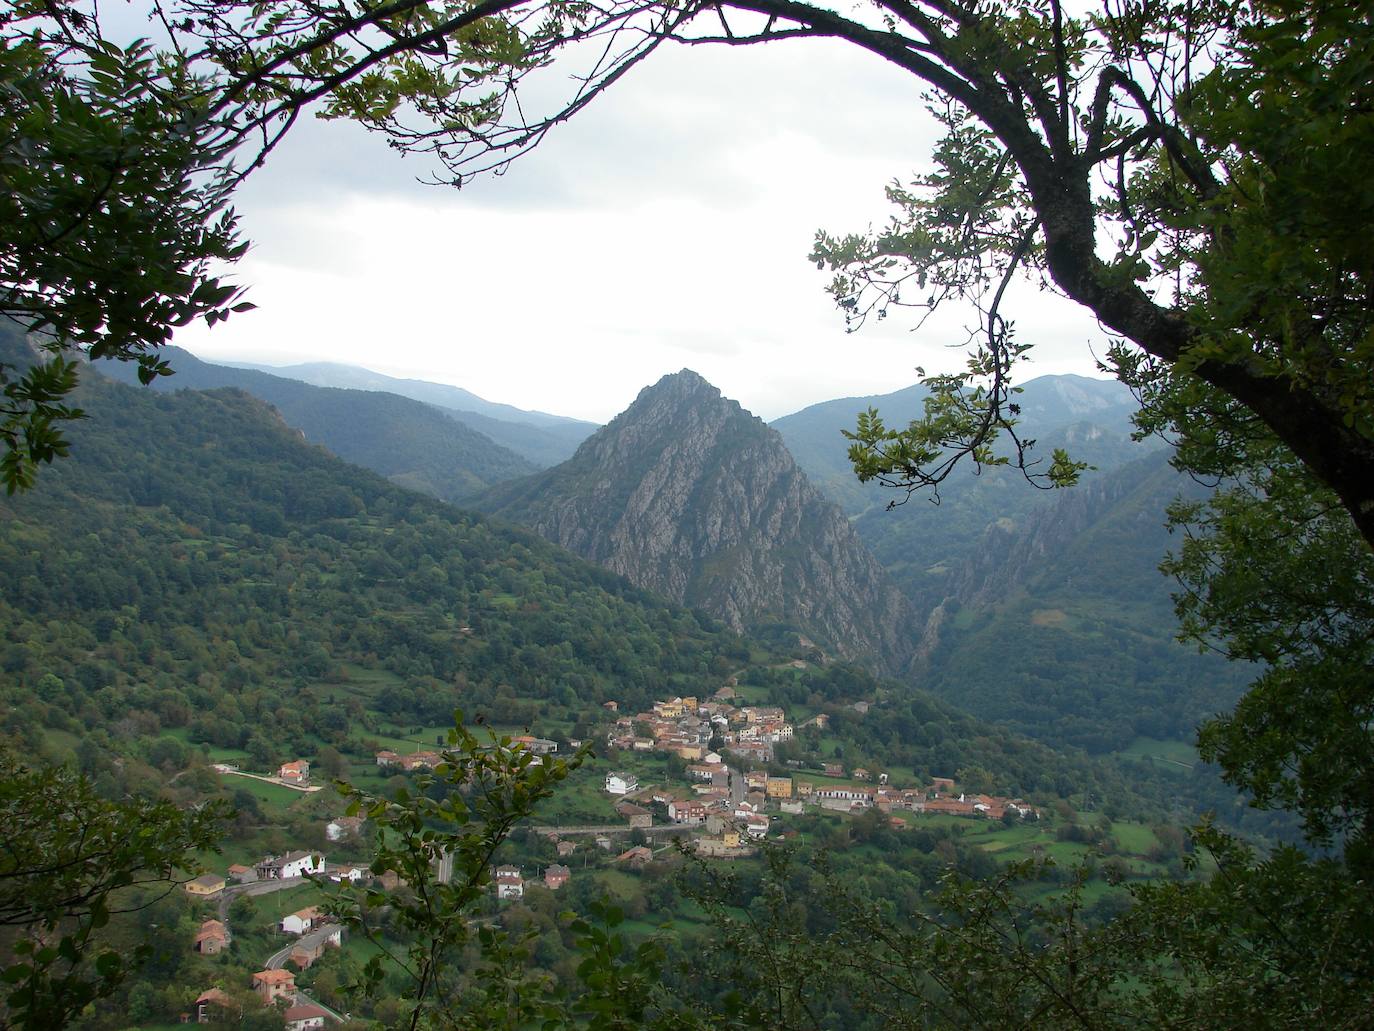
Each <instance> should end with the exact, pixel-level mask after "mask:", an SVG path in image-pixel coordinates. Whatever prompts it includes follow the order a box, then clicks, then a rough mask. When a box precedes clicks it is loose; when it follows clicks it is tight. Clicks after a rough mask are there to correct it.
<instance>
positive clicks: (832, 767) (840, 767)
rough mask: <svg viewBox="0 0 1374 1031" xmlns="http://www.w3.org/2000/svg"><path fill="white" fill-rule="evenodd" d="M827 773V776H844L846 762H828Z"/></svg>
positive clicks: (826, 765)
mask: <svg viewBox="0 0 1374 1031" xmlns="http://www.w3.org/2000/svg"><path fill="white" fill-rule="evenodd" d="M825 775H826V776H827V777H843V776H844V763H826V764H825Z"/></svg>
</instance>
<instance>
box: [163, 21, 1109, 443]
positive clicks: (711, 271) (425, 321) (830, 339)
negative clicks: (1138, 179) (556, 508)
mask: <svg viewBox="0 0 1374 1031" xmlns="http://www.w3.org/2000/svg"><path fill="white" fill-rule="evenodd" d="M933 139H934V129H933V125H932V123H931V121H930V120H929V118H928V116H927V115H926V114H925V112H924V109H923V107H922V104H921V101H920V97H919V90H918V88H917V84H916V82H915V80H913V79H911V78H910V77H908V76H904V75H903V74H901V73H899V72H897V71H895V70H892V69H889V68H888V67H887V66H885V65H884V64H882V63H881V62H879V61H877V60H876V59H875V58H872V57H868V56H864V55H860V54H857V53H852V52H848V51H847V50H846V49H845V48H843V47H840V46H837V45H835V44H833V43H831V44H825V43H817V42H810V41H808V42H792V43H787V44H775V45H772V46H769V47H743V48H735V49H732V50H728V51H726V50H721V49H715V48H706V47H697V48H693V49H691V50H687V49H684V48H681V47H677V48H673V49H671V50H669V51H666V52H661V53H659V54H657V55H655V56H654V58H653V59H651V60H650V61H649V62H648V63H646V64H645V65H643V66H641V67H640V68H638V69H636V70H635V71H634V72H632V73H631V74H630V75H629V76H628V77H627V78H626V79H624V80H622V82H620V83H618V84H617V86H616V87H615V88H614V89H613V90H612V91H611V92H610V93H609V94H608V95H606V96H604V97H602V98H601V99H600V100H599V101H597V102H596V103H595V104H594V105H593V106H592V108H591V109H589V110H587V111H584V112H583V113H582V114H580V115H579V116H578V117H576V118H575V119H573V121H572V122H571V123H569V124H568V125H565V126H563V127H561V128H560V129H557V130H555V131H554V132H553V133H552V134H551V135H550V136H549V137H548V138H547V139H546V140H545V142H544V143H543V144H542V146H541V147H540V149H539V150H537V151H536V152H535V153H534V154H532V155H530V156H528V157H526V158H524V159H522V160H521V161H520V162H517V164H516V165H515V166H514V167H513V168H512V169H511V170H510V171H509V172H508V173H507V174H505V175H504V176H500V177H494V178H486V179H483V180H481V181H478V182H476V183H474V184H472V185H470V186H466V187H464V188H463V189H462V190H461V191H459V190H452V189H446V188H442V187H433V186H422V185H420V184H418V183H416V181H415V180H416V178H417V177H420V176H423V175H424V174H425V173H426V172H427V171H428V169H427V168H426V166H424V165H423V164H422V163H420V162H419V161H418V160H417V159H414V158H409V159H402V158H400V157H399V156H397V155H395V154H394V153H392V152H391V151H390V150H389V149H388V148H387V147H386V146H385V145H384V144H383V142H382V141H381V140H380V139H377V138H373V137H370V136H368V135H367V134H366V133H365V132H363V131H362V130H359V129H357V128H356V127H354V126H351V125H339V124H333V123H330V124H324V123H317V122H316V123H310V124H302V125H301V126H300V127H298V129H297V130H295V134H294V136H292V137H291V138H290V139H289V140H288V142H287V143H286V144H285V145H284V146H283V147H282V148H281V149H279V150H278V151H277V152H276V153H275V154H274V155H273V156H272V158H271V159H270V160H269V163H268V165H267V166H266V168H264V169H263V170H262V171H260V172H258V173H257V174H256V175H255V177H254V178H252V179H251V180H250V181H249V183H248V185H247V186H246V187H245V188H244V189H243V191H242V192H241V194H240V196H239V200H238V203H237V207H238V209H239V212H240V214H241V216H242V221H243V227H244V229H245V232H246V235H247V236H248V237H249V238H250V239H251V240H252V241H253V243H254V246H253V248H252V250H251V251H250V253H249V255H248V257H247V258H246V259H245V260H244V261H243V262H241V263H240V265H239V266H238V268H237V270H236V274H235V278H236V279H237V280H238V281H239V282H242V283H245V284H247V285H248V286H249V287H250V292H249V298H248V299H250V300H252V301H253V302H255V303H256V304H257V305H258V306H259V307H258V310H256V311H253V312H250V313H247V314H244V315H239V316H235V317H234V318H232V319H231V320H230V321H229V322H228V323H227V324H223V325H219V326H216V327H215V328H214V329H212V330H207V329H205V328H204V327H202V326H196V327H192V328H189V329H187V330H185V331H183V332H182V333H181V334H180V335H179V336H178V338H177V341H176V342H177V343H179V344H181V345H182V346H184V347H187V348H188V349H190V350H191V351H194V352H195V353H196V354H198V355H200V356H201V357H204V358H206V359H209V360H212V361H214V360H240V361H254V362H262V363H266V364H278V365H284V364H289V363H293V362H299V361H316V360H328V361H337V362H346V363H350V364H355V365H363V366H366V367H368V368H371V369H375V370H377V371H379V372H384V373H388V374H391V375H399V376H412V377H416V378H423V379H430V380H436V381H441V382H447V383H453V384H457V385H459V386H462V387H465V388H467V389H468V390H471V391H473V392H474V393H477V394H479V395H481V396H483V397H485V398H488V399H489V400H492V401H502V402H506V403H509V404H515V405H518V406H520V407H522V408H534V409H541V410H544V411H549V412H555V413H558V414H563V415H572V416H577V417H580V418H584V419H591V420H595V421H597V422H604V421H606V420H608V419H610V418H611V417H612V416H614V415H615V414H616V413H617V412H618V411H620V410H621V409H623V408H624V407H625V406H626V405H627V404H629V402H630V401H632V400H633V399H634V396H635V394H636V393H638V391H639V390H640V389H641V388H642V387H644V386H645V385H646V384H648V383H651V382H653V381H655V380H657V379H658V378H659V377H660V376H662V375H664V374H665V373H668V372H674V371H676V370H678V369H680V368H684V367H687V368H692V369H695V370H696V371H697V372H699V373H701V374H702V375H703V376H705V377H706V378H707V379H709V380H710V381H711V382H713V383H715V384H716V385H717V386H718V387H720V388H721V390H722V391H723V392H724V393H725V394H726V396H728V397H733V398H736V399H737V400H739V401H740V402H741V403H742V404H743V405H744V406H745V407H746V408H748V409H749V410H751V411H753V412H754V413H756V414H758V415H760V416H762V417H764V418H765V419H772V418H776V417H777V416H780V415H784V414H787V413H789V412H792V411H796V410H797V409H800V408H803V407H805V406H806V405H808V404H813V403H815V402H817V401H823V400H827V399H830V398H834V397H841V396H846V395H855V394H870V393H883V392H887V391H890V390H895V389H898V388H900V387H903V386H906V385H908V384H910V383H912V382H914V380H915V378H916V376H915V372H914V369H915V367H916V366H918V365H919V366H924V367H925V369H926V370H927V371H928V372H935V371H945V370H952V369H954V368H956V367H959V366H961V365H962V353H963V352H962V350H961V349H959V348H958V347H957V346H951V345H958V344H959V343H960V342H962V341H963V340H964V339H965V337H966V333H965V331H964V328H965V326H966V324H967V323H968V321H969V319H970V313H969V312H967V311H960V310H956V309H953V308H951V309H950V310H949V311H948V312H946V313H944V314H943V316H942V317H940V318H938V319H936V320H932V321H930V322H928V323H927V324H926V326H925V327H924V328H923V329H921V330H920V331H919V332H912V324H913V323H912V322H911V321H906V322H903V321H901V319H889V320H887V321H886V322H884V323H872V324H870V325H869V326H868V327H866V328H864V329H863V330H862V331H860V332H859V333H856V334H850V335H847V334H846V333H845V330H844V322H843V319H842V318H841V316H840V314H839V313H838V311H837V310H836V309H835V307H834V305H833V303H832V302H831V301H830V299H829V297H828V296H827V295H826V294H825V293H824V286H825V283H826V279H827V277H826V275H825V274H823V273H821V272H818V271H817V270H816V269H815V267H814V266H813V265H811V264H809V263H808V262H807V261H806V255H807V253H808V251H809V250H810V247H811V241H812V237H813V235H814V233H815V231H816V229H818V228H822V227H824V228H826V229H829V230H831V231H835V232H845V231H852V230H862V229H864V228H866V227H867V226H869V225H870V224H875V225H876V224H881V223H882V221H883V220H884V219H885V218H886V216H887V206H886V202H885V200H884V197H883V186H884V185H885V183H887V182H888V181H889V180H890V179H891V178H892V177H894V176H900V177H904V178H905V177H908V176H909V175H910V174H911V173H912V172H913V171H915V170H918V169H921V168H923V167H925V165H926V162H927V160H928V154H929V152H930V148H931V143H932V140H933ZM1011 311H1012V312H1013V314H1014V315H1015V317H1016V320H1017V325H1018V332H1019V335H1020V337H1021V338H1022V339H1023V340H1026V341H1030V342H1033V343H1035V344H1036V345H1037V358H1036V361H1035V364H1034V366H1033V369H1032V371H1031V373H1030V374H1031V375H1034V374H1039V373H1059V372H1077V373H1082V374H1085V375H1098V373H1096V371H1095V368H1094V359H1093V354H1094V353H1097V354H1101V353H1102V352H1103V350H1104V347H1105V344H1104V337H1103V335H1102V334H1101V332H1100V331H1099V330H1098V329H1097V328H1096V326H1095V324H1094V323H1093V322H1092V321H1091V320H1090V319H1088V318H1086V317H1085V316H1084V315H1083V314H1081V313H1080V312H1079V311H1078V310H1077V309H1075V308H1074V307H1073V306H1071V305H1068V304H1067V303H1065V302H1062V301H1059V300H1058V299H1056V298H1053V297H1050V296H1048V295H1045V294H1042V293H1039V292H1038V291H1036V290H1034V289H1032V288H1030V287H1027V288H1026V289H1024V290H1022V291H1020V292H1019V293H1018V294H1017V295H1016V296H1015V298H1014V306H1013V307H1012V309H1011ZM893 414H895V413H893Z"/></svg>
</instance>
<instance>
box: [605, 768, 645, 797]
mask: <svg viewBox="0 0 1374 1031" xmlns="http://www.w3.org/2000/svg"><path fill="white" fill-rule="evenodd" d="M638 790H639V778H638V777H636V776H635V775H634V774H633V773H622V772H619V771H616V772H613V773H608V774H606V791H607V793H608V794H612V795H631V794H634V793H635V792H636V791H638Z"/></svg>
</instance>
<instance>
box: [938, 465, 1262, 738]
mask: <svg viewBox="0 0 1374 1031" xmlns="http://www.w3.org/2000/svg"><path fill="white" fill-rule="evenodd" d="M1202 493H1204V491H1203V488H1201V487H1199V486H1198V485H1196V484H1194V483H1192V481H1190V480H1188V479H1187V478H1185V477H1182V476H1180V475H1179V474H1178V473H1177V472H1175V471H1174V470H1173V469H1172V468H1171V467H1170V466H1169V464H1168V462H1167V454H1165V453H1164V452H1160V451H1155V452H1152V453H1150V454H1147V455H1145V456H1143V457H1142V458H1140V459H1138V460H1137V461H1134V462H1131V463H1129V464H1127V465H1125V466H1123V467H1122V468H1120V469H1117V470H1114V471H1112V472H1110V473H1104V474H1101V475H1099V476H1096V477H1093V478H1092V479H1091V480H1090V481H1089V482H1087V483H1086V484H1083V485H1082V486H1080V487H1079V488H1076V489H1074V490H1072V491H1068V492H1065V493H1064V494H1063V495H1062V496H1060V497H1058V498H1056V500H1055V502H1054V503H1053V504H1051V505H1049V506H1047V507H1045V508H1041V509H1039V510H1037V511H1034V512H1032V513H1031V514H1030V515H1029V516H1028V517H1026V518H1025V519H1024V521H1022V522H1021V523H1019V524H1010V523H1008V524H1006V525H993V526H992V527H990V528H989V529H988V530H987V531H986V532H985V533H984V534H983V536H982V537H981V539H980V541H979V544H978V547H977V548H976V549H974V555H973V556H972V557H970V558H968V559H967V560H965V561H964V562H962V563H959V564H957V565H955V567H954V568H953V570H952V571H951V575H950V577H949V580H948V585H949V594H948V596H947V597H946V598H945V599H944V600H943V601H942V603H941V604H940V605H939V606H938V607H937V608H936V609H935V611H934V612H933V613H932V615H931V618H930V619H929V620H928V622H927V632H926V636H925V638H924V640H923V642H922V653H923V658H924V659H925V660H926V661H925V663H924V665H923V669H924V670H925V673H926V676H925V677H924V678H923V681H922V684H923V686H925V687H927V688H929V689H930V690H932V691H934V692H935V693H936V694H939V695H941V696H942V697H945V698H947V699H951V700H954V699H957V700H958V703H959V704H960V705H961V706H963V707H965V708H967V709H968V710H969V711H971V712H973V713H975V714H977V715H980V716H982V717H984V718H987V719H999V720H1003V721H1005V722H1006V723H1008V724H1009V725H1010V726H1012V727H1013V728H1015V729H1016V730H1018V731H1020V732H1022V733H1028V734H1031V735H1032V736H1035V737H1039V738H1041V739H1042V740H1046V741H1050V742H1053V743H1054V744H1056V745H1057V746H1063V745H1070V746H1073V747H1077V748H1083V749H1086V750H1087V751H1089V752H1094V753H1101V752H1109V751H1121V750H1124V749H1126V748H1127V747H1128V746H1129V745H1130V744H1131V743H1132V741H1134V740H1135V739H1137V738H1142V737H1143V738H1151V739H1166V740H1180V741H1191V740H1192V739H1193V736H1194V731H1195V729H1196V727H1197V725H1198V723H1200V722H1201V721H1202V720H1203V719H1205V718H1207V717H1209V716H1211V715H1213V714H1215V713H1217V712H1220V711H1224V710H1227V709H1229V708H1230V707H1231V706H1232V705H1234V704H1235V701H1236V699H1237V698H1238V697H1239V695H1240V692H1241V690H1242V689H1243V687H1244V686H1245V684H1246V683H1247V682H1248V681H1249V680H1250V679H1252V677H1253V671H1252V670H1250V669H1249V668H1248V667H1245V666H1240V665H1235V664H1231V663H1228V662H1226V661H1225V660H1224V659H1222V658H1221V657H1220V656H1217V655H1214V654H1209V653H1202V654H1199V653H1198V651H1197V650H1196V649H1195V648H1194V647H1191V646H1185V645H1183V644H1180V643H1179V642H1177V641H1175V640H1173V634H1174V628H1175V627H1176V625H1177V621H1176V619H1175V617H1174V613H1173V607H1172V603H1171V601H1170V591H1171V589H1172V588H1173V587H1174V585H1173V584H1172V582H1171V581H1169V580H1166V579H1165V578H1164V577H1163V576H1161V575H1160V573H1159V568H1158V567H1159V563H1160V561H1161V560H1162V559H1163V557H1164V553H1165V551H1166V550H1168V548H1169V547H1170V546H1171V544H1173V543H1174V542H1172V541H1171V539H1170V537H1169V534H1168V532H1167V530H1166V529H1165V527H1164V510H1165V508H1166V507H1167V506H1168V504H1169V503H1170V502H1171V501H1173V500H1174V498H1176V497H1178V496H1179V495H1180V494H1184V495H1191V496H1198V495H1201V494H1202Z"/></svg>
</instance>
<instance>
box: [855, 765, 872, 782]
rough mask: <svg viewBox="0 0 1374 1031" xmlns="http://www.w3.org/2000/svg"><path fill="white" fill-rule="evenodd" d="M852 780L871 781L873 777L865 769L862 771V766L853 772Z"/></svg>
mask: <svg viewBox="0 0 1374 1031" xmlns="http://www.w3.org/2000/svg"><path fill="white" fill-rule="evenodd" d="M854 779H855V780H872V779H873V777H872V775H871V774H870V773H869V772H868V771H867V770H866V769H864V768H863V767H862V766H859V767H857V768H856V769H855V770H854Z"/></svg>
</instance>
